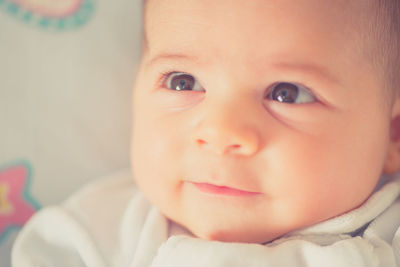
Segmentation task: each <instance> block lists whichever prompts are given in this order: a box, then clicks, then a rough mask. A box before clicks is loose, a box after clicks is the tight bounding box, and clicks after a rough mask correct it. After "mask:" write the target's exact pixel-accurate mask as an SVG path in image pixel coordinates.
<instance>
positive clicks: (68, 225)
mask: <svg viewBox="0 0 400 267" xmlns="http://www.w3.org/2000/svg"><path fill="white" fill-rule="evenodd" d="M399 195H400V177H396V178H394V179H392V180H390V181H389V182H388V183H386V184H384V185H383V186H382V187H381V188H380V189H379V190H377V191H376V192H375V193H374V194H373V195H372V196H371V197H370V198H369V199H368V200H367V201H366V202H365V203H364V204H363V205H362V206H361V207H359V208H357V209H355V210H353V211H351V212H349V213H346V214H344V215H341V216H338V217H336V218H333V219H330V220H327V221H325V222H322V223H319V224H316V225H313V226H311V227H308V228H305V229H302V230H299V231H294V232H291V233H288V234H287V235H285V236H283V237H282V238H280V239H278V240H275V241H274V242H271V243H268V244H264V245H260V244H243V243H224V242H217V241H205V240H201V239H198V238H195V237H193V236H192V235H191V234H190V233H188V232H187V231H186V230H185V229H183V228H181V227H180V226H178V225H176V224H174V223H172V222H171V221H169V220H168V219H166V218H165V217H164V216H163V215H162V214H161V213H160V212H159V211H158V210H157V208H155V207H153V206H152V205H151V204H149V203H148V202H147V200H146V199H145V198H144V197H143V195H142V194H141V193H140V192H139V191H138V190H137V189H136V188H135V185H134V182H133V178H132V177H131V175H130V173H129V172H122V173H119V174H117V175H113V176H112V177H108V178H105V179H102V180H100V181H97V182H95V183H92V184H90V185H88V186H86V187H85V188H84V189H82V190H80V191H79V192H78V193H77V194H75V195H73V196H72V197H71V198H70V199H69V200H67V201H66V202H65V203H64V204H62V205H60V206H54V207H48V208H45V209H43V210H41V211H40V212H39V213H37V214H36V215H35V216H34V217H33V218H32V219H31V220H30V221H29V223H28V224H27V225H26V226H25V228H24V229H23V230H22V231H21V233H20V234H19V236H18V238H17V240H16V242H15V245H14V249H13V252H12V264H13V267H28V266H29V267H48V266H56V267H64V266H65V267H67V266H68V267H75V266H76V267H78V266H87V267H106V266H110V267H111V266H113V267H114V266H121V267H150V266H152V267H161V266H162V267H168V266H171V267H172V266H173V267H180V266H185V267H188V266H190V267H198V266H207V267H212V266H221V267H222V266H226V267H254V266H274V267H281V266H282V267H289V266H290V267H292V266H296V267H306V266H307V267H311V266H312V267H321V266H324V267H338V266H341V267H347V266H348V267H373V266H374V267H375V266H380V267H395V266H397V267H399V266H400V228H399V227H400V198H399Z"/></svg>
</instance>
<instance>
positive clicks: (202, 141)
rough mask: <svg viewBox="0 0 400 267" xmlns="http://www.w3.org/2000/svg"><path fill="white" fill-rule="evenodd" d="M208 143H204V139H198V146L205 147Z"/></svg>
mask: <svg viewBox="0 0 400 267" xmlns="http://www.w3.org/2000/svg"><path fill="white" fill-rule="evenodd" d="M206 143H207V142H206V141H204V140H203V139H197V144H198V145H204V144H206Z"/></svg>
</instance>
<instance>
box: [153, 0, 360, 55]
mask: <svg viewBox="0 0 400 267" xmlns="http://www.w3.org/2000/svg"><path fill="white" fill-rule="evenodd" d="M356 1H357V2H358V0H356ZM342 3H343V1H320V0H318V1H317V0H299V1H283V0H280V1H279V0H278V1H266V0H253V1H228V0H218V1H210V0H201V1H200V0H168V1H166V0H152V1H150V2H149V3H148V5H147V13H146V18H145V19H146V23H145V25H146V27H145V34H146V38H145V39H146V41H147V44H148V45H149V46H150V48H153V47H154V48H160V47H163V48H164V49H173V48H176V49H180V48H182V49H186V50H206V48H209V47H210V46H212V45H215V48H217V49H215V51H213V54H217V55H218V54H224V52H226V49H225V48H226V47H228V46H235V44H238V47H237V48H238V49H239V48H243V47H248V48H249V49H250V51H246V50H243V49H241V50H239V51H238V52H241V53H244V54H245V53H246V52H251V53H248V54H249V55H248V56H246V57H247V58H248V57H250V56H252V55H254V52H260V51H263V50H271V49H272V50H273V49H275V50H278V49H279V48H282V49H289V48H293V47H295V46H296V43H297V44H298V45H299V46H301V45H302V44H303V43H307V45H308V46H309V48H318V47H321V46H322V45H324V46H326V47H327V49H328V48H330V47H331V46H333V45H334V44H337V43H338V42H337V41H343V40H347V41H348V42H353V43H354V42H355V41H360V40H361V38H360V35H362V33H361V31H360V29H361V24H362V22H363V18H362V16H355V15H354V13H356V14H360V12H355V11H360V10H357V9H356V6H355V5H354V6H353V10H352V9H350V8H349V6H350V4H348V5H347V6H346V7H347V9H343V8H342V5H343V4H342ZM316 42H318V43H316ZM216 44H217V45H216ZM278 44H279V47H276V46H277V45H278ZM282 45H283V46H282ZM358 46H359V44H358ZM343 49H349V47H348V46H347V47H343ZM345 52H346V51H345ZM235 56H240V55H239V53H235Z"/></svg>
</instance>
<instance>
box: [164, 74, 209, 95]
mask: <svg viewBox="0 0 400 267" xmlns="http://www.w3.org/2000/svg"><path fill="white" fill-rule="evenodd" d="M164 83H165V86H166V87H167V88H169V89H172V90H176V91H184V90H185V91H204V89H203V87H202V86H201V85H200V83H199V82H198V81H197V80H196V78H194V77H193V76H192V75H190V74H188V73H184V72H172V73H170V74H168V75H167V76H166V78H165V82H164Z"/></svg>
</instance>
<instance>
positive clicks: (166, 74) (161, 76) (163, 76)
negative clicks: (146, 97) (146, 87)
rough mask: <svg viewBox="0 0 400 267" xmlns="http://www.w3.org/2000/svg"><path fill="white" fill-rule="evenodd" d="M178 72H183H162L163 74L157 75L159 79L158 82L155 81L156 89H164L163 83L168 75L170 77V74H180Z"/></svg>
mask: <svg viewBox="0 0 400 267" xmlns="http://www.w3.org/2000/svg"><path fill="white" fill-rule="evenodd" d="M180 72H184V71H176V70H174V71H164V72H161V73H160V74H159V77H160V78H159V79H158V81H157V87H164V83H165V81H166V80H167V78H168V77H169V76H170V75H172V74H174V73H180Z"/></svg>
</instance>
